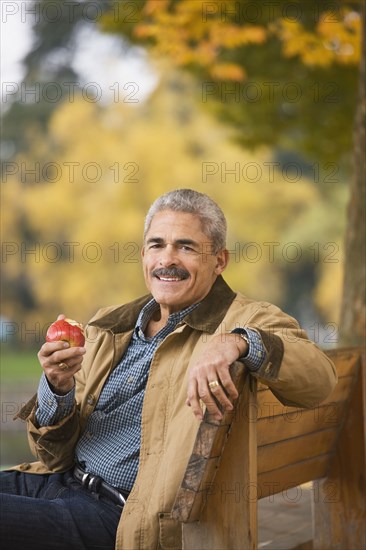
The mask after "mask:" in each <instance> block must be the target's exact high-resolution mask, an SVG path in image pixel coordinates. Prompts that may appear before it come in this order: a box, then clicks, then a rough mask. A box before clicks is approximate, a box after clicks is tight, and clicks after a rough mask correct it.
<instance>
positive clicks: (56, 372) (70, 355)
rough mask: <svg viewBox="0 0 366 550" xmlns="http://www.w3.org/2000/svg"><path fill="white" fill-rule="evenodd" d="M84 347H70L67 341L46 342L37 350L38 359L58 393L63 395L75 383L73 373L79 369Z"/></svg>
mask: <svg viewBox="0 0 366 550" xmlns="http://www.w3.org/2000/svg"><path fill="white" fill-rule="evenodd" d="M85 351H86V350H85V348H81V347H70V345H69V344H68V343H67V342H64V341H59V342H52V343H51V342H46V343H45V344H43V346H42V347H41V349H40V350H39V352H38V360H39V362H40V364H41V367H42V369H43V371H44V373H45V375H46V377H47V380H48V382H49V383H50V384H51V386H52V389H53V391H54V392H55V393H56V394H58V395H65V394H66V393H68V392H69V391H70V390H72V388H73V387H74V385H75V381H74V374H75V373H77V372H78V371H79V370H80V369H81V364H82V361H83V356H84V353H85Z"/></svg>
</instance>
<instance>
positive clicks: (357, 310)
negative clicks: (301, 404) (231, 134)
mask: <svg viewBox="0 0 366 550" xmlns="http://www.w3.org/2000/svg"><path fill="white" fill-rule="evenodd" d="M365 19H366V9H365V5H364V4H363V9H362V22H363V31H362V53H361V62H360V83H359V99H358V105H357V113H356V119H355V127H354V177H353V178H352V181H351V186H350V201H349V205H348V218H347V230H346V236H345V264H344V283H343V299H342V307H341V319H340V340H341V344H342V345H363V344H364V343H365V335H366V254H365V250H366V232H365V229H366V224H365V208H366V207H365V205H366V189H365V188H366V183H365V175H366V139H365V125H366V98H365V92H366V71H365V64H366V37H365V30H366V24H365Z"/></svg>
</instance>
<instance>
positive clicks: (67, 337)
mask: <svg viewBox="0 0 366 550" xmlns="http://www.w3.org/2000/svg"><path fill="white" fill-rule="evenodd" d="M60 340H64V341H65V342H68V343H69V344H70V346H71V347H75V346H80V347H83V346H84V344H85V336H84V329H83V325H81V324H80V323H78V322H77V321H74V320H73V319H60V320H59V321H55V322H54V323H52V325H51V326H50V327H49V328H48V330H47V334H46V341H47V342H59V341H60Z"/></svg>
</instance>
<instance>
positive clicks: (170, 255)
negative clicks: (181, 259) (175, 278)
mask: <svg viewBox="0 0 366 550" xmlns="http://www.w3.org/2000/svg"><path fill="white" fill-rule="evenodd" d="M159 263H160V264H161V265H162V266H164V267H168V266H170V265H177V263H178V251H177V249H176V247H175V246H173V245H172V244H167V245H166V246H164V248H162V249H161V252H160V258H159Z"/></svg>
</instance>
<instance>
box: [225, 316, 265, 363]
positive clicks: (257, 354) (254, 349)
mask: <svg viewBox="0 0 366 550" xmlns="http://www.w3.org/2000/svg"><path fill="white" fill-rule="evenodd" d="M232 332H234V333H238V332H239V333H240V332H241V333H242V334H245V335H246V336H247V337H248V340H249V349H248V352H247V354H246V355H245V356H244V357H239V361H241V362H242V363H244V365H245V366H246V367H247V368H248V369H249V370H251V371H257V370H259V369H260V368H261V366H262V365H263V363H264V361H265V359H266V349H265V347H264V345H263V342H262V338H261V336H260V334H259V333H258V332H257V331H256V330H254V329H251V328H248V327H245V328H236V329H234V330H233V331H232Z"/></svg>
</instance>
